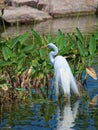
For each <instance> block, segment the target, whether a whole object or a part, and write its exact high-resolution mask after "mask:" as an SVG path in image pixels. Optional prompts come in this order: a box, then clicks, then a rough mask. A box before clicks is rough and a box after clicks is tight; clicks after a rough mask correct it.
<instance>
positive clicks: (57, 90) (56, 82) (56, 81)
mask: <svg viewBox="0 0 98 130" xmlns="http://www.w3.org/2000/svg"><path fill="white" fill-rule="evenodd" d="M55 89H56V96H57V99H58V96H59V84H58V75H56V77H55Z"/></svg>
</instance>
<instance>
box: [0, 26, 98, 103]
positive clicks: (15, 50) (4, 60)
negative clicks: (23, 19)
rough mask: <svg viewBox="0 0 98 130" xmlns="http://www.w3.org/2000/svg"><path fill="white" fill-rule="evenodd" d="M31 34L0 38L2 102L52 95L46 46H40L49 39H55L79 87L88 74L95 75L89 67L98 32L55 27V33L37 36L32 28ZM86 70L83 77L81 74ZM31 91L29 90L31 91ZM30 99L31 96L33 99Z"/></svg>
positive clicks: (51, 72) (51, 75)
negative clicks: (65, 29)
mask: <svg viewBox="0 0 98 130" xmlns="http://www.w3.org/2000/svg"><path fill="white" fill-rule="evenodd" d="M31 32H32V35H29V34H28V32H25V33H24V34H23V35H19V36H16V37H14V38H6V39H1V40H0V68H1V69H0V99H1V103H2V102H5V101H13V100H15V99H19V100H20V99H23V100H25V99H26V98H28V97H30V96H32V95H33V97H34V100H35V99H39V100H40V102H41V101H42V100H41V99H42V98H43V99H46V100H47V99H48V98H49V94H50V99H51V98H52V91H51V88H50V87H49V86H50V84H51V79H52V78H53V68H52V66H51V65H50V62H49V59H48V50H47V49H44V48H41V47H42V46H43V45H47V43H49V42H53V43H55V44H56V45H57V46H58V48H59V54H60V55H63V56H64V57H65V58H67V60H68V61H69V64H70V66H71V68H72V71H73V73H74V75H76V79H77V83H78V85H79V89H80V91H83V87H82V86H83V85H84V86H85V84H86V78H87V75H88V74H89V75H91V76H92V77H93V78H94V79H97V75H96V73H95V71H94V69H93V68H92V64H93V59H94V56H95V55H96V54H97V53H98V52H97V49H96V48H97V41H98V33H96V34H94V35H91V36H90V37H88V38H87V37H85V36H84V35H82V33H81V32H80V30H79V29H78V28H76V33H73V34H66V35H65V34H63V32H62V31H61V30H58V34H57V36H55V37H52V36H49V35H48V36H47V35H46V36H45V35H43V36H40V35H39V34H38V33H37V32H36V31H35V30H31ZM84 70H86V74H85V76H84V79H82V74H83V72H84ZM31 92H32V94H31ZM32 100H33V99H32Z"/></svg>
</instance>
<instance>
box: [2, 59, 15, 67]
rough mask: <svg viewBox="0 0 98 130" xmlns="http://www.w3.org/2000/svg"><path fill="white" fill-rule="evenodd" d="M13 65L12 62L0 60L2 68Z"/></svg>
mask: <svg viewBox="0 0 98 130" xmlns="http://www.w3.org/2000/svg"><path fill="white" fill-rule="evenodd" d="M12 63H13V62H12V61H2V60H0V67H4V66H7V65H11V64H12Z"/></svg>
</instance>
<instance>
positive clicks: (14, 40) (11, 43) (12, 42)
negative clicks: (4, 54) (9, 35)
mask: <svg viewBox="0 0 98 130" xmlns="http://www.w3.org/2000/svg"><path fill="white" fill-rule="evenodd" d="M19 39H20V36H18V37H15V38H14V39H12V40H11V42H10V48H11V49H12V48H14V46H15V45H16V44H17V43H18V42H19Z"/></svg>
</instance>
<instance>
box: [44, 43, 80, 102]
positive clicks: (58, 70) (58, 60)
mask: <svg viewBox="0 0 98 130" xmlns="http://www.w3.org/2000/svg"><path fill="white" fill-rule="evenodd" d="M47 47H48V48H51V49H53V51H51V52H50V53H49V58H50V62H51V64H52V65H53V66H54V72H55V89H56V94H57V95H58V94H59V87H60V86H61V88H62V90H63V92H64V94H65V95H66V96H67V98H68V99H69V100H70V90H72V91H73V93H74V94H76V95H79V90H78V86H77V84H76V82H75V79H74V76H73V74H72V71H71V68H70V66H69V64H68V62H67V60H66V59H65V58H64V57H63V56H60V55H57V54H58V48H57V47H56V45H54V44H53V43H49V44H48V45H47Z"/></svg>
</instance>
